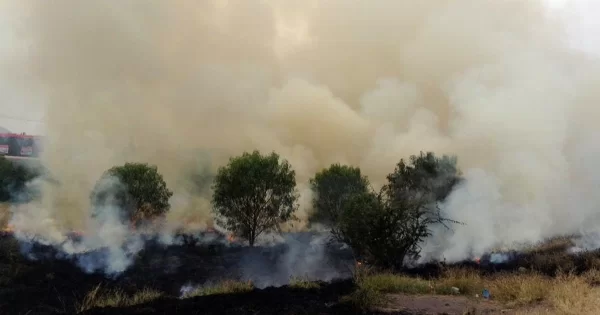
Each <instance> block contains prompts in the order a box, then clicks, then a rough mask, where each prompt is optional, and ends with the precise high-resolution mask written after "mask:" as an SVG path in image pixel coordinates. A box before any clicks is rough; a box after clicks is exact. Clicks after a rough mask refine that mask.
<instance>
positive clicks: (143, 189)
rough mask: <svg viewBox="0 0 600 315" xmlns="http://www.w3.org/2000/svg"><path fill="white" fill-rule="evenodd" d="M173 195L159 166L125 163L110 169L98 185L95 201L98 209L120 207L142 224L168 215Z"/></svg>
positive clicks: (93, 196) (92, 197)
mask: <svg viewBox="0 0 600 315" xmlns="http://www.w3.org/2000/svg"><path fill="white" fill-rule="evenodd" d="M172 195H173V192H171V191H170V190H169V189H168V188H167V184H166V183H165V181H164V179H163V177H162V175H161V174H160V173H159V172H158V168H157V167H156V166H150V165H148V164H145V163H125V165H122V166H115V167H113V168H111V169H109V170H107V171H106V172H105V173H104V174H103V175H102V177H101V178H100V180H98V182H97V183H96V186H95V187H94V189H93V191H92V194H91V197H90V198H91V202H92V205H93V206H94V208H95V210H96V214H97V211H98V210H102V209H103V208H104V207H107V206H108V207H111V206H116V207H118V208H119V209H121V210H122V211H124V214H125V216H126V217H127V218H128V219H129V220H131V221H133V222H138V221H141V220H145V219H151V218H155V217H158V216H161V215H164V214H165V213H166V212H167V211H168V210H169V209H170V205H169V198H171V196H172Z"/></svg>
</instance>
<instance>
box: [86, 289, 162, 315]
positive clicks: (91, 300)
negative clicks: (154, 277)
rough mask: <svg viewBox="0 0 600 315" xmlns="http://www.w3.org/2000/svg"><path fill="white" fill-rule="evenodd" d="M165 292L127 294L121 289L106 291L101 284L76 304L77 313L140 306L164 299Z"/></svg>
mask: <svg viewBox="0 0 600 315" xmlns="http://www.w3.org/2000/svg"><path fill="white" fill-rule="evenodd" d="M164 296H165V294H164V293H163V292H160V291H157V290H153V289H149V288H144V289H142V290H140V291H137V292H135V293H133V294H127V293H125V292H124V291H123V290H120V289H104V288H103V287H102V285H101V284H99V285H97V286H96V287H95V288H94V289H92V290H91V291H90V292H89V293H88V294H86V296H85V297H84V298H83V301H81V302H80V303H77V304H76V308H75V309H76V311H77V313H83V312H85V311H88V310H91V309H94V308H102V307H127V306H133V305H140V304H144V303H148V302H150V301H154V300H156V299H158V298H161V297H164Z"/></svg>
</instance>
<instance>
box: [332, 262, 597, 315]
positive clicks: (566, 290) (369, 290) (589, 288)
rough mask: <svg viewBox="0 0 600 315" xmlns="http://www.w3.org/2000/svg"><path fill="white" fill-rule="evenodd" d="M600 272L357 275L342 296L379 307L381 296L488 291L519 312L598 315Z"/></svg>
mask: <svg viewBox="0 0 600 315" xmlns="http://www.w3.org/2000/svg"><path fill="white" fill-rule="evenodd" d="M599 280H600V271H598V270H595V269H594V270H590V271H588V272H587V273H585V274H583V275H580V276H577V275H574V274H569V273H563V274H559V275H558V276H556V277H548V276H544V275H541V274H538V273H535V272H526V273H504V274H502V273H501V274H496V275H493V276H488V277H483V276H481V275H479V274H478V273H476V272H475V271H472V270H465V269H450V270H447V271H446V272H445V273H444V274H443V275H442V276H441V277H439V278H436V279H433V280H425V279H421V278H416V277H410V276H406V275H402V274H392V273H371V272H369V271H362V272H359V273H357V275H356V282H357V285H358V289H357V290H356V292H354V293H353V294H352V295H350V296H347V297H345V298H344V299H343V301H344V302H347V303H351V304H353V305H355V306H357V307H360V308H363V309H366V308H370V307H373V306H377V305H381V304H382V303H384V302H385V301H386V298H385V296H386V294H418V295H425V294H432V295H449V294H456V293H455V291H453V290H452V287H456V288H458V289H459V294H461V295H466V296H470V297H475V295H477V294H479V295H481V292H482V290H483V289H488V290H489V292H490V293H491V295H492V299H493V300H496V301H499V302H501V303H502V304H504V305H506V306H507V307H512V308H517V309H529V310H527V311H523V312H522V313H521V314H532V315H533V314H559V315H571V314H573V315H574V314H600V287H596V285H597V284H598V283H599ZM536 305H545V306H547V308H549V309H550V310H547V309H546V308H534V309H543V311H536V310H531V309H532V308H531V307H532V306H536Z"/></svg>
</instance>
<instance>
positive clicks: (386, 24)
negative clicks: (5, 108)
mask: <svg viewBox="0 0 600 315" xmlns="http://www.w3.org/2000/svg"><path fill="white" fill-rule="evenodd" d="M9 2H10V1H9ZM10 3H11V5H10V12H4V11H5V10H4V11H3V12H2V13H1V14H3V15H6V14H10V15H11V16H19V17H20V18H19V19H12V20H11V25H12V26H13V33H14V34H16V35H15V36H12V37H11V38H10V39H6V40H7V41H8V40H10V44H7V47H15V49H20V47H23V45H28V49H26V50H19V52H21V53H20V54H4V56H7V57H6V60H3V61H2V64H1V66H2V70H3V71H1V72H0V73H1V74H0V76H2V77H3V79H5V78H9V77H13V76H14V77H19V78H22V79H21V80H16V81H14V82H11V83H10V84H12V85H13V86H14V90H17V91H19V90H24V89H25V88H26V90H27V94H29V95H34V96H36V98H35V99H41V100H43V103H44V104H46V117H47V120H46V127H47V130H46V136H47V137H48V144H47V146H46V147H47V148H48V149H47V152H46V154H45V156H44V157H43V160H44V163H45V164H46V165H47V166H48V167H49V168H50V169H51V170H52V172H53V174H54V175H55V176H56V177H57V178H58V180H59V181H60V182H61V185H60V186H48V187H45V189H44V200H43V202H42V203H41V204H40V205H36V206H35V207H36V210H37V211H31V212H30V213H32V215H34V216H37V218H47V219H48V221H42V220H23V221H15V222H13V223H15V225H16V226H17V228H22V229H25V228H26V227H27V225H30V224H33V223H32V222H34V221H35V222H51V223H48V224H47V225H39V226H35V228H36V229H37V230H39V231H38V233H41V234H51V232H52V231H54V229H57V230H65V229H83V228H85V226H86V222H87V221H86V220H87V218H88V217H89V211H88V209H89V208H90V206H89V200H88V195H89V191H90V189H91V187H93V185H94V183H95V181H96V180H97V179H98V178H99V177H100V175H101V173H102V172H103V171H104V170H106V169H107V168H109V167H112V166H113V165H116V164H122V163H123V162H125V161H144V162H149V163H152V164H156V165H158V167H159V171H161V172H162V173H163V174H164V175H165V177H166V180H167V182H168V184H169V186H170V187H171V188H172V189H173V190H174V191H175V196H174V198H173V210H172V212H171V213H170V215H169V217H168V221H169V223H170V224H171V225H173V226H177V225H181V224H184V225H192V224H195V226H197V227H203V226H206V225H208V224H210V221H211V220H210V211H209V202H208V199H207V196H209V194H208V193H207V189H208V185H200V187H199V185H198V184H197V181H195V180H194V178H195V177H194V176H200V177H202V176H208V175H210V173H211V172H212V171H214V169H215V168H216V167H217V166H219V165H222V164H224V163H225V162H226V159H227V158H228V157H229V156H230V155H233V154H240V153H241V152H242V151H244V150H251V149H254V148H257V149H260V150H263V151H267V150H269V151H270V150H275V151H277V152H278V153H280V154H281V155H282V156H284V157H285V158H287V159H289V161H290V162H291V163H292V165H293V166H294V168H295V169H296V171H297V174H298V176H297V178H298V181H299V190H300V192H301V194H302V200H303V208H302V209H301V214H304V213H306V211H307V207H306V205H308V203H307V202H306V200H309V197H310V196H309V194H308V191H307V189H306V183H307V180H308V178H310V177H311V176H312V175H313V174H314V172H316V171H317V170H319V169H320V168H322V167H325V166H327V165H329V164H330V163H333V162H341V163H351V164H354V165H358V166H360V167H361V168H362V169H363V170H364V172H365V173H366V174H368V175H369V177H370V179H371V180H372V181H373V182H375V183H377V184H380V183H381V182H382V181H383V180H384V177H385V175H386V174H388V173H389V172H391V171H392V170H393V168H394V165H395V163H397V162H398V161H399V159H400V158H406V157H408V156H409V155H411V154H417V153H418V152H419V151H421V150H432V151H435V152H436V153H438V154H440V155H441V154H445V153H446V154H456V155H457V156H458V160H459V164H460V167H461V168H462V170H463V171H464V173H465V176H466V178H467V181H466V182H465V183H464V185H463V186H461V187H459V188H458V189H457V190H456V191H455V192H454V193H453V194H452V195H451V197H450V199H449V200H448V202H447V203H446V204H445V205H444V211H445V212H446V213H447V215H448V216H450V217H451V218H453V219H456V220H459V221H462V222H464V223H465V224H466V225H464V226H457V227H456V228H455V231H454V232H448V231H445V230H443V229H440V230H439V231H436V235H435V236H434V237H433V238H432V239H431V240H430V242H428V244H426V246H425V248H424V254H425V255H424V259H429V258H441V257H446V258H447V259H448V260H455V259H461V258H464V257H466V256H468V255H470V254H480V253H481V252H482V251H484V250H486V249H489V248H490V247H492V246H494V245H497V243H510V242H512V241H536V240H540V239H542V238H544V237H547V236H551V235H554V234H561V233H573V232H581V230H583V231H584V232H585V231H586V230H590V229H594V228H596V227H597V226H598V225H600V218H598V215H597V214H596V213H597V211H596V208H597V207H598V205H599V201H600V200H599V199H598V197H597V195H598V194H596V193H595V191H594V188H596V187H598V186H597V183H598V181H599V180H600V174H599V173H598V172H597V171H596V169H597V167H596V165H595V163H594V162H595V161H596V160H597V159H598V157H599V155H600V150H599V147H598V145H596V144H595V141H594V139H595V136H596V135H598V134H599V132H600V127H597V124H596V122H597V120H598V118H600V108H599V107H598V105H597V104H598V102H599V101H600V93H598V92H597V87H596V85H597V82H598V80H599V79H600V67H599V63H598V60H597V59H596V58H595V57H594V56H592V55H590V54H589V52H590V51H593V49H592V48H589V47H588V48H586V49H585V50H583V51H582V50H581V49H574V48H573V47H577V46H574V45H576V44H577V41H576V40H573V39H572V35H573V32H574V30H577V28H573V27H572V25H573V24H572V22H573V21H577V20H581V19H580V18H579V17H578V16H577V12H579V11H576V10H575V9H574V8H576V6H574V5H573V3H574V1H571V2H568V1H567V2H564V3H562V4H560V5H556V4H554V7H553V9H552V10H550V8H549V5H548V4H549V3H548V2H547V1H542V0H531V1H516V0H515V1H512V0H511V1H494V0H456V1H436V0H431V1H429V0H420V1H408V0H407V1H393V0H372V1H364V2H361V1H346V0H328V1H301V2H300V1H292V0H281V1H272V2H266V1H259V0H243V1H242V0H237V1H235V0H231V1H226V0H221V1H218V0H209V1H201V2H198V1H187V0H181V1H176V2H165V1H158V0H150V1H135V0H129V1H127V0H126V1H122V0H121V1H116V0H115V1H101V2H81V1H76V0H59V1H53V2H27V3H24V2H21V1H19V2H17V1H13V2H10ZM589 29H590V28H588V30H589ZM11 45H13V46H11ZM5 81H6V80H3V81H2V82H5ZM207 156H209V159H205V158H206V157H207ZM206 161H210V163H208V162H206ZM301 217H302V215H301Z"/></svg>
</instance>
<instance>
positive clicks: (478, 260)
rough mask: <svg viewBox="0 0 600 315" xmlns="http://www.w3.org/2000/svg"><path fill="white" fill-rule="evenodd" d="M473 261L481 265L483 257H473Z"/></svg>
mask: <svg viewBox="0 0 600 315" xmlns="http://www.w3.org/2000/svg"><path fill="white" fill-rule="evenodd" d="M473 261H474V262H475V263H476V264H478V265H479V263H481V258H480V257H475V259H473Z"/></svg>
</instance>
